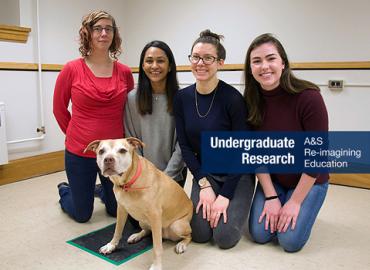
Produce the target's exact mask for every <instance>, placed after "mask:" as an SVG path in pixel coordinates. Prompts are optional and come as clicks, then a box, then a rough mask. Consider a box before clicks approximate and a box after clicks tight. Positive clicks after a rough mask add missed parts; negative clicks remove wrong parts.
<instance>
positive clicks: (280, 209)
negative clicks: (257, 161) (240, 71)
mask: <svg viewBox="0 0 370 270" xmlns="http://www.w3.org/2000/svg"><path fill="white" fill-rule="evenodd" d="M244 70H245V71H244V76H245V91H244V97H245V100H246V102H247V105H248V108H249V116H248V121H249V123H250V124H251V126H252V127H254V130H257V131H327V130H328V114H327V111H326V107H325V104H324V101H323V99H322V97H321V95H320V92H319V88H318V87H317V86H316V85H315V84H313V83H311V82H308V81H304V80H300V79H298V78H296V77H295V76H294V75H293V74H292V71H291V69H290V66H289V61H288V57H287V54H286V52H285V50H284V48H283V46H282V45H281V43H280V42H279V41H278V40H277V39H276V38H275V37H273V36H272V35H271V34H263V35H261V36H259V37H257V38H256V39H255V40H254V41H253V42H252V44H251V45H250V47H249V49H248V51H247V55H246V61H245V67H244ZM257 178H258V185H257V189H256V193H255V196H254V199H253V203H252V207H251V213H250V217H249V231H250V233H251V236H252V238H253V240H254V241H255V242H257V243H262V244H263V243H267V242H270V241H271V240H272V239H273V238H275V237H277V239H278V242H279V244H280V245H281V246H282V247H283V248H284V250H285V251H287V252H296V251H299V250H300V249H301V248H302V247H303V246H304V245H305V244H306V242H307V240H308V238H309V236H310V233H311V229H312V226H313V224H314V222H315V220H316V217H317V214H318V212H319V210H320V208H321V206H322V204H323V202H324V199H325V196H326V192H327V189H328V178H329V177H328V174H306V173H301V174H272V173H271V174H268V173H260V174H257Z"/></svg>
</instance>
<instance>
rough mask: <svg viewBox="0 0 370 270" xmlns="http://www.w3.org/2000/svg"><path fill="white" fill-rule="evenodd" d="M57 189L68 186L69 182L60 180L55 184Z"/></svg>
mask: <svg viewBox="0 0 370 270" xmlns="http://www.w3.org/2000/svg"><path fill="white" fill-rule="evenodd" d="M57 187H58V189H61V188H64V187H69V184H68V183H67V182H61V183H59V184H58V185H57Z"/></svg>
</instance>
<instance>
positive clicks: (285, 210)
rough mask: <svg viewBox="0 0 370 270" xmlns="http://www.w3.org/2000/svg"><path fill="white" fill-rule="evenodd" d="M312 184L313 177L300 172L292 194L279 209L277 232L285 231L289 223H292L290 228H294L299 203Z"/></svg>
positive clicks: (313, 182) (313, 181)
mask: <svg viewBox="0 0 370 270" xmlns="http://www.w3.org/2000/svg"><path fill="white" fill-rule="evenodd" d="M314 184H315V178H313V177H311V176H309V175H308V174H305V173H303V174H302V176H301V178H300V179H299V182H298V185H297V186H296V188H295V189H294V191H293V194H292V196H291V197H290V199H289V200H288V201H287V202H286V203H285V204H284V206H283V207H282V208H281V209H280V214H279V223H278V225H277V229H278V231H279V232H286V231H287V229H288V227H289V224H290V223H292V226H291V228H292V230H294V228H295V226H296V224H297V218H298V215H299V211H300V209H301V204H302V202H303V201H304V199H305V198H306V196H307V194H308V192H310V190H311V188H312V186H313V185H314Z"/></svg>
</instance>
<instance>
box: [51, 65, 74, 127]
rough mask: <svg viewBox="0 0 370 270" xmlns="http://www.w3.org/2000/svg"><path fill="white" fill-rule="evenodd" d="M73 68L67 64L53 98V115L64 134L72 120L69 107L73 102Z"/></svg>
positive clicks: (57, 83)
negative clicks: (71, 101)
mask: <svg viewBox="0 0 370 270" xmlns="http://www.w3.org/2000/svg"><path fill="white" fill-rule="evenodd" d="M71 87H72V68H71V67H70V66H69V65H68V64H66V65H65V66H64V68H63V69H62V70H61V72H60V73H59V75H58V78H57V80H56V83H55V88H54V96H53V114H54V116H55V119H56V120H57V122H58V125H59V127H60V129H61V130H62V131H63V133H64V134H66V133H67V127H68V124H69V121H70V120H71V113H70V112H69V111H68V105H69V102H70V100H71Z"/></svg>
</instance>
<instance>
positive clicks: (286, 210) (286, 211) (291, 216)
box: [277, 199, 301, 233]
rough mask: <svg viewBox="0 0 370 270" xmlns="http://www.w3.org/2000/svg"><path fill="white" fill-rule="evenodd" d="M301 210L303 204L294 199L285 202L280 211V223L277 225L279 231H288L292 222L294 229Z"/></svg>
mask: <svg viewBox="0 0 370 270" xmlns="http://www.w3.org/2000/svg"><path fill="white" fill-rule="evenodd" d="M300 210H301V204H300V203H298V202H295V201H294V200H292V199H289V200H288V201H287V202H286V203H285V204H284V206H283V207H282V208H281V209H280V213H279V223H278V225H277V230H278V231H279V233H281V232H286V231H287V229H288V227H289V224H290V223H292V226H291V229H292V230H294V228H295V225H296V224H297V218H298V215H299V211H300Z"/></svg>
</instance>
